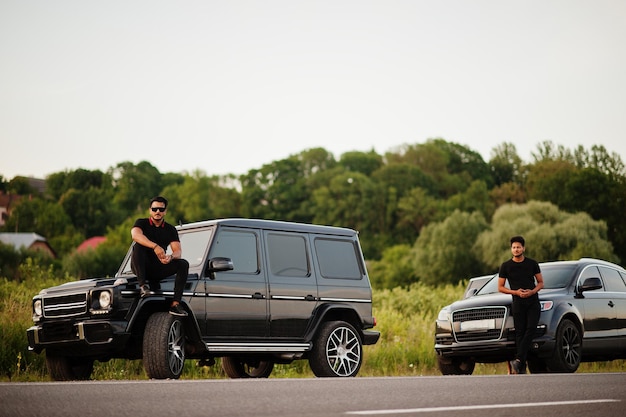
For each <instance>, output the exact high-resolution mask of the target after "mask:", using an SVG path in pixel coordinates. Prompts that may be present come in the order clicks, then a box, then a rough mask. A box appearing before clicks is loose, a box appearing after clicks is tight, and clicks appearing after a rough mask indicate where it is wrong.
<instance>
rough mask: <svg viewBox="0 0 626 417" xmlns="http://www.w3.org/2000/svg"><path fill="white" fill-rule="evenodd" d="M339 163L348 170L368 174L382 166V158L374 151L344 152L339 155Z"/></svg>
mask: <svg viewBox="0 0 626 417" xmlns="http://www.w3.org/2000/svg"><path fill="white" fill-rule="evenodd" d="M339 165H341V166H343V167H345V168H346V169H347V170H348V171H353V172H360V173H361V174H365V175H367V176H370V175H371V174H372V173H373V172H374V171H376V170H377V169H379V168H380V167H382V166H383V158H382V157H381V156H380V155H378V154H377V153H376V152H374V151H373V150H372V151H369V152H357V151H353V152H346V153H344V154H343V155H341V158H340V159H339Z"/></svg>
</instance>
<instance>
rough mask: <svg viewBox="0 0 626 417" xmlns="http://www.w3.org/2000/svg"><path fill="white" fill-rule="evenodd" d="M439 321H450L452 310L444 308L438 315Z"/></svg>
mask: <svg viewBox="0 0 626 417" xmlns="http://www.w3.org/2000/svg"><path fill="white" fill-rule="evenodd" d="M437 321H450V310H448V309H447V308H444V309H442V310H441V311H440V312H439V315H438V316H437Z"/></svg>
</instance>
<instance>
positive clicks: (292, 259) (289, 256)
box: [267, 233, 311, 277]
mask: <svg viewBox="0 0 626 417" xmlns="http://www.w3.org/2000/svg"><path fill="white" fill-rule="evenodd" d="M267 254H268V259H269V264H270V266H269V267H270V271H271V272H272V275H276V276H289V277H308V276H310V275H311V274H310V268H309V260H308V256H307V250H306V241H305V240H304V237H303V236H300V235H288V234H279V233H268V235H267Z"/></svg>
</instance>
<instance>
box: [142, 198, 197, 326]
mask: <svg viewBox="0 0 626 417" xmlns="http://www.w3.org/2000/svg"><path fill="white" fill-rule="evenodd" d="M166 210H167V199H165V197H161V196H158V197H154V198H153V199H152V200H150V217H148V218H145V219H137V220H136V221H135V224H134V226H133V228H132V229H131V231H130V234H131V236H132V238H133V241H134V242H135V245H134V246H133V253H132V258H131V268H132V270H133V272H134V273H135V274H136V275H137V281H138V282H139V289H140V293H141V296H142V297H144V296H146V295H148V294H150V287H149V286H148V281H149V282H153V283H154V285H155V286H156V285H158V284H159V281H161V280H162V279H164V278H166V277H168V276H170V275H174V274H176V281H174V299H173V300H172V304H171V306H170V313H171V314H173V315H176V316H186V315H187V312H186V311H185V310H184V309H183V308H182V307H181V306H180V301H181V299H182V297H183V288H184V287H185V283H186V282H187V275H188V273H189V262H187V261H186V260H185V259H181V255H182V248H181V246H180V239H179V237H178V231H177V230H176V228H175V227H174V226H172V225H171V224H169V223H166V222H165V211H166ZM168 246H171V248H172V253H171V254H170V255H168V254H167V253H166V250H167V247H168Z"/></svg>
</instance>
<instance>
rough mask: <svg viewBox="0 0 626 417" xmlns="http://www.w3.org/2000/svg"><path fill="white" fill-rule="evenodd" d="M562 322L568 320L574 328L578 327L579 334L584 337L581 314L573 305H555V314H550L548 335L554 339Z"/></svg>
mask: <svg viewBox="0 0 626 417" xmlns="http://www.w3.org/2000/svg"><path fill="white" fill-rule="evenodd" d="M563 320H570V321H571V322H572V323H574V325H575V326H576V327H578V330H579V331H580V334H581V335H584V333H585V328H584V324H583V319H582V314H581V313H580V312H579V311H578V309H577V308H576V307H575V306H574V305H572V304H570V303H560V304H558V305H557V307H556V309H555V312H554V313H553V314H552V320H551V323H550V333H551V335H552V336H553V337H556V332H557V329H558V327H559V324H561V323H562V322H563Z"/></svg>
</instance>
